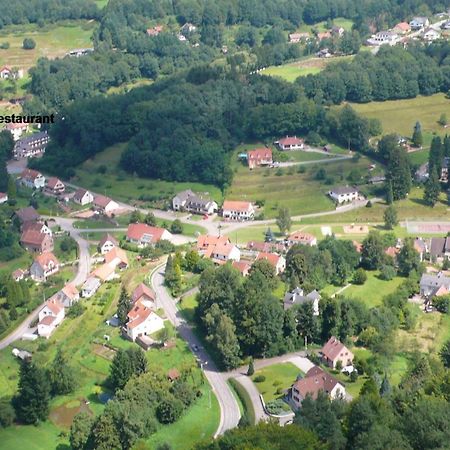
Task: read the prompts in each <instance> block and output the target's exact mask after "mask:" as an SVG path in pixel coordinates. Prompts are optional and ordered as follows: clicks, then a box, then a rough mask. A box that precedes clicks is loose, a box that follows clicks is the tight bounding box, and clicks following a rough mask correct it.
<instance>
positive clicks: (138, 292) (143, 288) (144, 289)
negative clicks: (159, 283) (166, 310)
mask: <svg viewBox="0 0 450 450" xmlns="http://www.w3.org/2000/svg"><path fill="white" fill-rule="evenodd" d="M144 295H145V296H146V297H148V298H151V299H152V300H153V301H154V300H156V294H155V291H154V290H153V289H151V288H149V287H148V286H147V285H145V284H144V283H141V284H139V285H138V286H137V287H136V289H135V290H134V291H133V293H132V294H131V300H132V302H133V303H135V302H136V301H138V300H139V299H140V298H141V297H143V296H144Z"/></svg>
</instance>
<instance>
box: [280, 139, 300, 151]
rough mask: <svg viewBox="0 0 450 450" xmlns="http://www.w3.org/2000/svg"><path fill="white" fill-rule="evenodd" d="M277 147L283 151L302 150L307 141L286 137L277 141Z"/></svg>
mask: <svg viewBox="0 0 450 450" xmlns="http://www.w3.org/2000/svg"><path fill="white" fill-rule="evenodd" d="M275 145H276V146H277V147H278V148H279V149H280V150H283V151H288V150H301V149H303V148H304V147H305V141H304V140H303V139H300V138H298V137H297V136H286V137H284V138H281V139H279V140H278V141H276V142H275Z"/></svg>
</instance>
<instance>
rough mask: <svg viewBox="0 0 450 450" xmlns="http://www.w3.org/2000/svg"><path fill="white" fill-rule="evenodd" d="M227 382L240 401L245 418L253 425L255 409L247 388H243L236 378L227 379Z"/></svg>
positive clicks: (254, 422)
mask: <svg viewBox="0 0 450 450" xmlns="http://www.w3.org/2000/svg"><path fill="white" fill-rule="evenodd" d="M229 384H230V385H231V387H232V388H233V390H234V392H235V394H236V396H237V397H238V399H239V400H240V402H241V403H242V406H243V408H244V412H245V414H246V415H247V418H248V420H249V422H250V424H251V425H255V424H256V414H255V409H254V408H253V402H252V400H251V398H250V396H249V395H248V392H247V390H246V389H245V388H244V386H242V384H241V383H239V381H238V380H235V379H234V378H230V379H229Z"/></svg>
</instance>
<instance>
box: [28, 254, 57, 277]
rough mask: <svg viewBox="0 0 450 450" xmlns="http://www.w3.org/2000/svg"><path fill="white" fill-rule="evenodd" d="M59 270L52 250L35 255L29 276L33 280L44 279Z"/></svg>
mask: <svg viewBox="0 0 450 450" xmlns="http://www.w3.org/2000/svg"><path fill="white" fill-rule="evenodd" d="M58 271H59V261H58V258H57V257H56V256H55V255H54V254H53V253H52V252H45V253H42V254H41V255H38V256H36V259H35V260H34V262H33V264H31V267H30V275H31V278H32V279H33V280H35V281H45V280H46V279H47V278H48V277H50V276H51V275H54V274H55V273H57V272H58Z"/></svg>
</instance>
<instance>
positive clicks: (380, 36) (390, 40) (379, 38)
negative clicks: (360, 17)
mask: <svg viewBox="0 0 450 450" xmlns="http://www.w3.org/2000/svg"><path fill="white" fill-rule="evenodd" d="M397 41H398V34H397V33H394V32H393V31H380V32H378V33H376V34H373V35H372V37H371V38H370V39H367V43H368V44H369V45H385V44H387V45H395V44H396V42H397Z"/></svg>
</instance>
